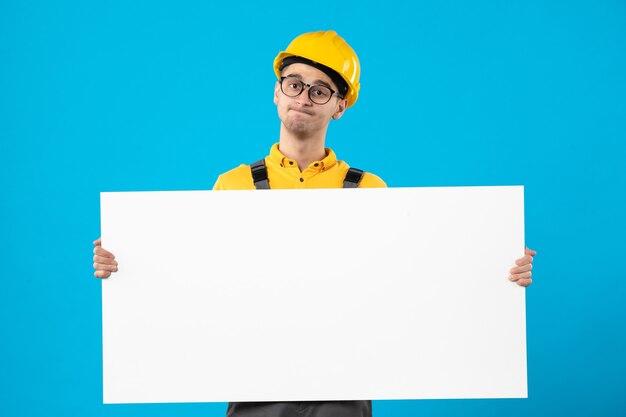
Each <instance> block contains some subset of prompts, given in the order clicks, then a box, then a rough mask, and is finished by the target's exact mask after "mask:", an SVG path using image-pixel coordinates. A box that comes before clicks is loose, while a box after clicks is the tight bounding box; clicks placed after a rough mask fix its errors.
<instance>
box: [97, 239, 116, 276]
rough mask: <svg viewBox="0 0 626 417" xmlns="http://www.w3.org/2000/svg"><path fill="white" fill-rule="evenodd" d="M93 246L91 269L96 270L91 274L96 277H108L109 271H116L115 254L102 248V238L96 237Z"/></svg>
mask: <svg viewBox="0 0 626 417" xmlns="http://www.w3.org/2000/svg"><path fill="white" fill-rule="evenodd" d="M93 244H94V246H95V248H93V269H95V270H96V271H95V272H94V273H93V275H94V276H95V277H96V278H108V277H110V276H111V272H117V261H116V260H115V256H114V255H113V254H112V253H111V252H109V251H107V250H105V249H102V238H100V237H99V238H98V239H97V240H94V242H93Z"/></svg>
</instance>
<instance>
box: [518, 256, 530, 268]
mask: <svg viewBox="0 0 626 417" xmlns="http://www.w3.org/2000/svg"><path fill="white" fill-rule="evenodd" d="M532 261H533V257H532V256H531V255H525V256H522V257H521V258H519V259H517V260H516V261H515V264H516V265H518V266H522V265H526V264H530V263H532Z"/></svg>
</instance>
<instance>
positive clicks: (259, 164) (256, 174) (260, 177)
mask: <svg viewBox="0 0 626 417" xmlns="http://www.w3.org/2000/svg"><path fill="white" fill-rule="evenodd" d="M250 170H251V171H252V180H253V181H254V186H255V187H256V189H257V190H269V189H270V182H269V180H268V179H267V168H266V167H265V158H264V159H261V160H259V161H256V162H255V163H253V164H251V165H250Z"/></svg>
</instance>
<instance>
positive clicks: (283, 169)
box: [213, 143, 387, 190]
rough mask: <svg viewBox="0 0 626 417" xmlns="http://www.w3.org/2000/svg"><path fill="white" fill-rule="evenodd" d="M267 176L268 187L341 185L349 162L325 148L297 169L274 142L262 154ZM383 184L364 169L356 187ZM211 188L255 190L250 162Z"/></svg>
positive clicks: (384, 185)
mask: <svg viewBox="0 0 626 417" xmlns="http://www.w3.org/2000/svg"><path fill="white" fill-rule="evenodd" d="M265 166H266V167H267V177H268V178H269V182H270V188H273V189H294V188H295V189H299V188H342V187H343V180H344V178H345V177H346V173H347V172H348V169H349V168H350V166H349V165H348V164H346V163H345V162H344V161H338V160H337V156H336V155H335V153H334V152H333V151H332V149H329V148H326V157H325V158H324V159H322V160H321V161H314V162H312V163H311V164H310V165H309V166H308V167H307V168H306V169H304V170H303V171H302V172H300V169H299V167H298V164H297V162H296V161H294V160H293V159H289V158H287V157H286V156H285V155H283V154H282V153H281V152H280V151H279V150H278V143H276V144H274V145H273V146H272V148H271V149H270V154H269V155H268V156H266V157H265ZM386 186H387V184H385V182H384V181H383V180H381V179H380V178H379V177H377V176H376V175H374V174H370V173H369V172H366V173H364V174H363V177H362V178H361V182H360V183H359V188H384V187H386ZM213 189H214V190H255V189H256V188H255V187H254V181H252V172H251V171H250V165H243V164H242V165H239V166H238V167H237V168H235V169H232V170H230V171H228V172H226V173H224V174H222V175H220V176H219V177H218V178H217V181H216V182H215V185H214V186H213Z"/></svg>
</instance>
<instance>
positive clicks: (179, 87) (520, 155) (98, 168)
mask: <svg viewBox="0 0 626 417" xmlns="http://www.w3.org/2000/svg"><path fill="white" fill-rule="evenodd" d="M288 4H289V5H288ZM331 28H333V29H335V30H337V31H338V32H339V34H341V35H342V36H343V37H344V38H346V39H347V40H348V42H349V43H350V44H351V45H352V46H353V47H354V48H355V49H356V51H357V52H358V53H359V57H360V60H361V64H362V78H361V83H362V89H361V96H360V98H359V101H358V103H357V104H356V106H354V107H353V108H351V109H349V110H348V112H347V113H346V114H345V115H344V117H343V118H342V119H341V120H340V121H337V122H333V123H332V126H331V128H330V130H329V135H328V141H327V143H328V146H331V147H333V148H334V149H335V150H336V152H337V154H338V155H339V157H340V158H342V159H345V160H347V161H348V162H349V163H350V164H351V165H353V166H357V167H360V168H363V169H366V170H368V171H371V172H374V173H377V174H379V175H380V176H381V177H382V178H383V179H385V180H386V181H387V183H388V184H389V185H390V186H446V185H509V184H523V185H525V186H526V233H527V243H528V245H529V246H531V247H533V248H535V249H537V250H538V251H539V254H538V256H537V258H536V261H535V283H534V284H533V286H532V287H531V288H530V289H529V290H528V291H527V311H528V312H527V318H528V321H527V325H528V376H529V398H528V399H516V400H446V401H376V402H375V403H374V411H375V415H376V416H377V417H383V416H411V415H416V416H418V415H419V416H448V415H467V416H500V415H508V416H529V415H532V416H555V415H569V416H589V415H613V416H617V415H626V395H625V394H626V381H625V379H626V378H625V376H624V375H625V374H626V359H625V353H626V335H625V329H626V307H625V305H626V303H625V302H624V295H625V291H624V290H625V285H624V277H625V275H626V273H625V272H624V271H625V268H624V262H623V258H624V250H625V249H626V248H625V244H624V233H625V232H626V227H625V220H624V219H625V216H624V212H625V211H626V210H625V209H626V201H625V200H626V169H625V165H626V164H625V161H626V146H625V142H626V105H625V97H626V3H625V2H623V1H588V2H583V1H476V2H462V1H434V0H432V1H418V2H415V3H412V2H408V1H407V2H392V1H387V2H383V3H369V2H354V1H342V2H330V1H317V2H302V3H299V2H296V3H293V2H292V3H277V2H265V3H264V4H261V5H259V4H256V3H252V2H244V3H241V2H237V3H235V4H232V5H225V4H219V5H211V4H209V2H199V1H198V2H187V1H176V2H158V1H150V2H147V1H146V2H139V1H136V2H124V1H91V2H80V1H56V2H44V1H17V0H9V1H7V0H2V1H0V187H1V190H0V191H1V193H0V213H1V216H0V259H1V261H0V274H1V287H0V326H1V327H0V335H1V343H0V415H2V416H7V417H8V416H40V415H62V416H161V415H168V416H169V415H179V416H221V415H223V413H224V410H225V407H226V405H225V404H134V405H102V369H101V364H102V362H101V361H102V360H101V355H102V351H101V349H102V348H101V342H102V340H101V299H100V283H99V282H98V281H97V280H96V279H94V278H93V276H92V272H93V271H92V253H91V250H92V245H91V242H92V240H94V239H95V238H97V237H98V236H99V192H100V191H119V190H192V189H193V190H196V189H208V188H210V187H211V186H212V185H213V182H214V180H215V179H216V177H217V175H218V174H219V173H221V172H223V171H226V170H228V169H230V168H232V167H234V166H236V165H238V164H240V163H244V162H245V163H249V162H251V161H255V160H257V159H259V158H260V157H262V156H264V155H265V154H266V153H267V151H268V150H269V147H270V145H271V144H272V143H273V142H275V141H276V140H277V138H278V128H279V122H278V118H277V116H276V111H275V108H274V105H273V102H272V92H273V87H274V81H275V79H274V74H273V72H272V61H273V58H274V56H275V55H276V53H277V52H278V51H279V50H281V49H283V48H285V47H286V46H287V44H288V43H289V41H290V40H291V39H292V38H294V37H295V36H296V35H298V34H300V33H302V32H306V31H312V30H319V29H331Z"/></svg>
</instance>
